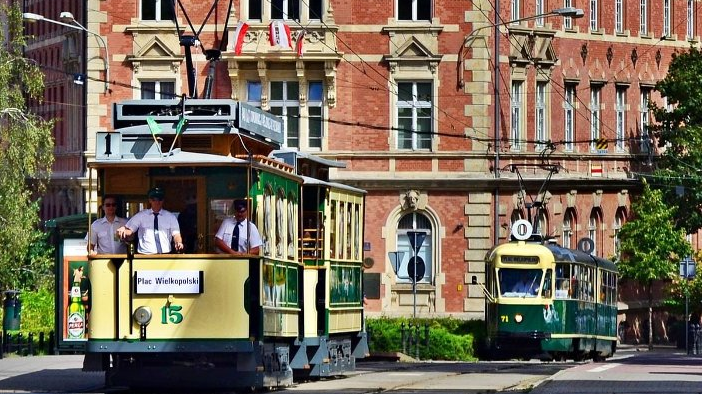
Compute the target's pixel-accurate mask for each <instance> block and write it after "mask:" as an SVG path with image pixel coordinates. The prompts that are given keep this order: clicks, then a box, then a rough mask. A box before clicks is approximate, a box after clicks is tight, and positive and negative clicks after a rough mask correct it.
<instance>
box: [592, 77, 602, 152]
mask: <svg viewBox="0 0 702 394" xmlns="http://www.w3.org/2000/svg"><path fill="white" fill-rule="evenodd" d="M601 103H602V87H601V86H599V85H590V151H591V152H594V151H595V150H596V149H597V143H596V141H597V139H598V138H600V132H601V128H602V127H601V124H600V122H601V119H602V117H601V115H600V110H601V108H600V105H601Z"/></svg>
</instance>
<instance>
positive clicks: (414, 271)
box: [407, 256, 426, 283]
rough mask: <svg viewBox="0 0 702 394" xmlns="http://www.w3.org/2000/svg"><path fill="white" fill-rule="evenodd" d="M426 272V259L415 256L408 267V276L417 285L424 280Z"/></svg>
mask: <svg viewBox="0 0 702 394" xmlns="http://www.w3.org/2000/svg"><path fill="white" fill-rule="evenodd" d="M415 266H416V268H415ZM425 271H426V265H425V264H424V259H422V258H421V257H419V256H415V257H412V258H411V259H410V261H409V264H408V265H407V275H408V276H409V277H410V279H412V281H413V282H414V283H417V282H419V281H420V280H422V278H424V272H425Z"/></svg>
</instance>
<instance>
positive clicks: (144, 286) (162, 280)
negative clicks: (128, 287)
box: [134, 271, 205, 294]
mask: <svg viewBox="0 0 702 394" xmlns="http://www.w3.org/2000/svg"><path fill="white" fill-rule="evenodd" d="M204 279H205V276H204V272H203V271H135V272H134V293H136V294H202V293H203V292H204V291H205V286H204V282H205V280H204Z"/></svg>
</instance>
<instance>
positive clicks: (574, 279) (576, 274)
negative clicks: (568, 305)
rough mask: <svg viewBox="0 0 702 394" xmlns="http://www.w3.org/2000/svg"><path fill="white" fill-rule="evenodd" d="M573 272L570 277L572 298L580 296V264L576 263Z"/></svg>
mask: <svg viewBox="0 0 702 394" xmlns="http://www.w3.org/2000/svg"><path fill="white" fill-rule="evenodd" d="M572 268H573V272H572V274H571V277H570V288H571V289H572V290H573V293H572V295H571V298H575V299H578V298H580V280H579V278H580V266H579V265H574V266H573V267H572Z"/></svg>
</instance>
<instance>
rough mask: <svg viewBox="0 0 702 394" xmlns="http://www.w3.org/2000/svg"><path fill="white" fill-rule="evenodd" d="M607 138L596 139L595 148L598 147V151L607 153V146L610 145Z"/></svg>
mask: <svg viewBox="0 0 702 394" xmlns="http://www.w3.org/2000/svg"><path fill="white" fill-rule="evenodd" d="M608 145H609V144H608V143H607V139H606V138H598V139H596V140H595V149H597V153H607V147H608Z"/></svg>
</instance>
